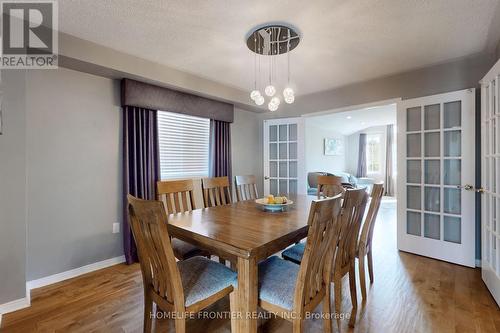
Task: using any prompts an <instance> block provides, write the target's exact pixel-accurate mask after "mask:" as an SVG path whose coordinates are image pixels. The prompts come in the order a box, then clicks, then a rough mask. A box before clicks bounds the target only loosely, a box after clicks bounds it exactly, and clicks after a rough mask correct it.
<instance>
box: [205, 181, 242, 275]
mask: <svg viewBox="0 0 500 333" xmlns="http://www.w3.org/2000/svg"><path fill="white" fill-rule="evenodd" d="M201 187H202V188H203V201H204V203H205V208H209V207H216V206H223V205H228V204H230V203H232V195H231V188H230V187H229V179H228V177H213V178H203V179H202V180H201ZM219 262H220V263H221V264H225V263H226V259H224V258H223V257H221V256H219ZM230 263H231V267H232V268H233V269H235V270H236V263H234V262H231V261H230Z"/></svg>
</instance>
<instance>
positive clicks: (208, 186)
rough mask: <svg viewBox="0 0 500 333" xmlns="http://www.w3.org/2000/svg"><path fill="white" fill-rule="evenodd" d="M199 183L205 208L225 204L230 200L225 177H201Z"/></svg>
mask: <svg viewBox="0 0 500 333" xmlns="http://www.w3.org/2000/svg"><path fill="white" fill-rule="evenodd" d="M201 184H202V187H203V201H204V202H205V207H206V208H208V207H215V206H222V205H227V204H230V203H231V202H232V199H231V189H230V187H229V180H228V179H227V177H214V178H203V179H202V181H201Z"/></svg>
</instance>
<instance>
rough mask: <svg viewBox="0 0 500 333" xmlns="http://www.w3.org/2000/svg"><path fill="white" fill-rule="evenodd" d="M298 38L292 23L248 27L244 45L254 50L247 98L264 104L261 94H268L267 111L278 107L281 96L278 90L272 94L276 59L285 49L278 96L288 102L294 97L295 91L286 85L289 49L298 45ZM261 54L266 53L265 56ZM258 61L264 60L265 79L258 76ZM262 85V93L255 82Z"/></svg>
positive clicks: (288, 83)
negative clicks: (283, 79)
mask: <svg viewBox="0 0 500 333" xmlns="http://www.w3.org/2000/svg"><path fill="white" fill-rule="evenodd" d="M299 42H300V36H299V34H298V33H297V32H296V31H295V30H294V29H293V28H292V27H288V26H284V25H277V24H273V25H266V26H259V27H257V28H254V29H252V30H251V31H250V33H249V35H248V38H247V46H248V48H249V49H250V50H251V51H252V52H253V53H254V87H253V90H252V92H251V93H250V98H251V99H252V100H253V101H254V102H255V104H257V105H259V106H260V105H262V104H264V103H265V102H266V99H265V96H267V97H269V102H268V104H267V107H268V109H269V110H270V111H276V110H278V107H279V105H280V103H281V97H280V96H279V94H276V92H277V90H276V87H275V84H276V81H277V78H276V76H277V75H276V72H277V66H278V60H279V57H278V56H279V55H281V54H285V53H286V55H287V60H286V65H287V84H286V86H285V88H284V89H283V97H282V98H283V100H284V101H285V103H287V104H292V103H293V102H294V101H295V92H294V91H293V89H292V87H290V51H292V50H293V49H295V48H296V47H297V45H299ZM262 56H267V57H266V58H267V59H265V58H263V57H262ZM261 58H262V59H261ZM266 61H267V62H268V63H267V64H266V63H265V62H266ZM261 62H264V66H263V67H265V66H266V65H268V67H269V72H268V75H266V79H265V80H262V76H261ZM260 81H264V82H260ZM265 81H267V82H265ZM264 85H265V88H264V94H262V93H261V92H260V90H259V86H264ZM264 95H265V96H264Z"/></svg>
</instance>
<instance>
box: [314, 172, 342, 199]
mask: <svg viewBox="0 0 500 333" xmlns="http://www.w3.org/2000/svg"><path fill="white" fill-rule="evenodd" d="M344 192H345V190H344V187H343V186H342V178H341V177H337V176H321V175H320V176H318V193H317V195H318V198H321V197H334V196H336V195H337V194H339V193H344Z"/></svg>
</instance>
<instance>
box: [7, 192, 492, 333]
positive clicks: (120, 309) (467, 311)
mask: <svg viewBox="0 0 500 333" xmlns="http://www.w3.org/2000/svg"><path fill="white" fill-rule="evenodd" d="M395 224H396V221H395V205H394V204H393V203H387V202H383V203H382V207H381V210H380V214H379V218H378V221H377V225H376V228H375V238H374V270H375V282H374V283H373V285H371V286H369V287H368V301H367V302H366V303H365V304H363V305H361V306H360V309H359V311H358V316H357V322H356V327H355V328H354V329H350V328H349V327H348V319H345V320H342V327H341V329H342V332H383V333H385V332H398V333H404V332H468V333H469V332H470V333H472V332H478V333H479V332H500V310H499V308H498V306H497V305H496V303H495V302H494V300H493V298H492V297H491V296H490V294H489V293H488V291H487V289H486V287H485V285H484V284H483V282H482V280H481V271H480V270H479V269H470V268H466V267H462V266H457V265H453V264H449V263H445V262H442V261H437V260H433V259H429V258H424V257H419V256H415V255H412V254H408V253H402V252H398V251H397V249H396V225H395ZM358 290H359V289H358ZM142 292H143V290H142V278H141V274H140V268H139V266H138V265H132V266H126V265H116V266H113V267H110V268H106V269H103V270H100V271H97V272H93V273H89V274H86V275H83V276H80V277H78V278H74V279H71V280H67V281H64V282H61V283H58V284H54V285H51V286H47V287H44V288H40V289H37V290H33V291H32V296H31V297H32V299H31V301H32V306H31V307H30V308H27V309H23V310H20V311H17V312H13V313H9V314H6V315H4V316H3V319H2V327H1V328H0V331H1V332H22V333H25V332H142V321H143V319H142V306H143V305H142V302H143V295H142ZM358 297H359V302H361V299H360V292H358ZM320 309H321V308H318V313H319V310H320ZM210 310H213V311H220V312H222V311H228V310H229V302H228V300H226V299H224V300H222V301H220V302H219V303H217V304H215V305H214V306H213V307H211V308H210V309H208V310H207V311H210ZM342 310H343V311H345V314H346V315H347V316H348V315H349V311H351V306H350V300H349V290H348V280H347V279H344V281H343V304H342ZM207 313H208V312H207ZM262 315H265V313H264V312H263V313H262ZM291 328H292V327H291V324H290V323H289V322H286V321H285V320H282V319H279V318H271V319H262V320H261V321H260V322H259V332H283V333H285V332H291ZM156 329H157V330H156V331H157V332H174V327H173V324H172V323H170V321H169V320H166V319H161V320H156ZM187 331H188V332H200V333H205V332H230V321H229V319H225V318H218V319H209V318H200V319H193V320H189V321H188V324H187ZM319 331H322V320H321V319H310V320H307V321H306V324H305V332H319ZM336 331H337V328H336V326H335V325H334V332H336Z"/></svg>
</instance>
